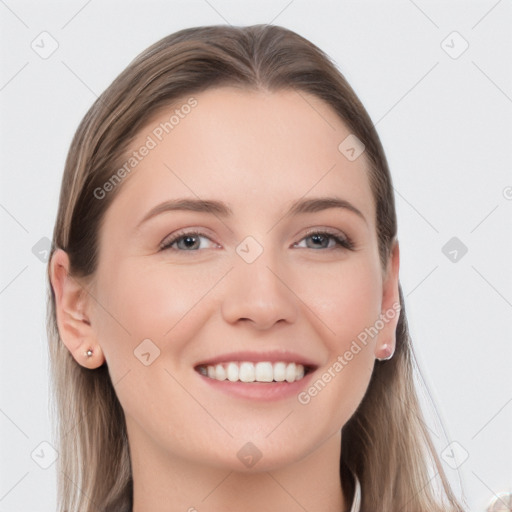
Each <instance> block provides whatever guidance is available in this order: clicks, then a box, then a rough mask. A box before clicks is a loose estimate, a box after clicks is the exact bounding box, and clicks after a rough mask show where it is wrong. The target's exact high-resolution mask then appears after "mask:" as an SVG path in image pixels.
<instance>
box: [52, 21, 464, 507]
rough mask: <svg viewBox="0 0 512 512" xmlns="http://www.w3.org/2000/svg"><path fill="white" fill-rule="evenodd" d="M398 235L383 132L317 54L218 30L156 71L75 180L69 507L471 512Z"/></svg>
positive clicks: (121, 102) (237, 30)
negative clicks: (412, 313)
mask: <svg viewBox="0 0 512 512" xmlns="http://www.w3.org/2000/svg"><path fill="white" fill-rule="evenodd" d="M396 234H397V224H396V213H395V204H394V198H393V188H392V181H391V177H390V174H389V170H388V166H387V163H386V158H385V155H384V152H383V149H382V146H381V143H380V140H379V138H378V135H377V133H376V131H375V129H374V126H373V124H372V122H371V120H370V118H369V116H368V114H367V113H366V111H365V109H364V107H363V106H362V104H361V103H360V101H359V100H358V98H357V97H356V95H355V93H354V92H353V90H352V89H351V88H350V86H349V85H348V83H347V82H346V81H345V79H344V77H343V76H342V75H341V74H340V73H339V71H338V70H337V69H336V68H335V66H334V65H333V64H332V63H331V62H330V61H329V59H328V58H327V57H326V55H325V54H323V53H322V52H321V51H320V50H319V49H318V48H317V47H315V46H314V45H313V44H311V43H310V42H309V41H307V40H305V39H304V38H302V37H300V36H298V35H297V34H295V33H293V32H291V31H289V30H286V29H284V28H281V27H277V26H268V25H266V26H264V25H259V26H252V27H243V28H242V27H227V26H211V27H199V28H192V29H187V30H182V31H180V32H177V33H175V34H172V35H170V36H168V37H166V38H164V39H162V40H161V41H159V42H157V43H156V44H154V45H153V46H151V47H150V48H148V49H147V50H146V51H144V52H143V53H142V54H141V55H139V56H138V57H137V58H136V59H135V60H134V61H133V62H132V63H131V64H130V65H129V66H128V67H127V69H125V70H124V71H123V72H122V73H121V75H120V76H119V77H118V78H116V80H114V82H113V83H112V84H111V86H110V87H109V88H108V89H107V90H106V91H105V92H104V93H103V94H102V95H101V96H100V97H99V98H98V100H97V101H96V102H95V104H94V105H93V107H92V108H91V109H90V111H89V112H88V113H87V115H86V116H85V118H84V120H83V121H82V123H81V124H80V126H79V128H78V130H77V133H76V134H75V138H74V140H73V142H72V145H71V149H70V152H69V155H68V158H67V162H66V168H65V172H64V177H63V182H62V189H61V195H60V204H59V210H58V215H57V221H56V226H55V231H54V250H53V251H52V254H51V258H50V262H49V266H48V277H49V281H50V283H51V286H50V290H51V291H50V295H49V304H48V305H49V309H48V313H49V314H48V327H49V339H50V352H51V364H52V372H53V376H54V381H53V382H54V390H55V395H56V401H57V410H58V417H59V425H58V429H59V430H58V435H59V439H60V470H61V473H59V507H60V509H59V510H61V511H64V510H66V511H67V510H69V511H71V510H73V511H75V510H77V511H93V510H102V511H116V512H117V511H131V510H133V511H134V512H142V511H145V510H151V511H152V512H158V511H163V510H165V511H171V510H172V511H175V510H176V511H179V510H184V511H185V510H189V511H195V510H197V511H201V512H202V511H216V510H245V511H252V510H254V511H256V510H257V511H261V510H276V511H277V510H279V511H282V510H286V511H294V510H311V511H312V510H321V511H323V512H330V511H349V510H351V511H379V512H384V511H389V512H392V511H393V512H396V511H397V510H403V511H411V512H423V511H424V512H427V511H428V512H432V511H461V510H463V509H462V507H461V506H460V504H459V503H458V502H457V500H456V498H455V497H454V495H453V493H452V491H451V490H450V487H449V484H448V482H447V479H446V477H445V474H444V472H443V468H442V466H441V464H440V461H439V458H438V456H437V454H436V451H435V449H434V447H433V444H432V441H431V439H430V436H429V433H428V430H427V428H426V427H425V425H424V422H423V416H422V413H421V410H420V406H419V403H418V399H417V396H416V392H415V388H414V384H413V368H414V367H413V352H412V347H411V342H410V338H409V333H408V328H407V321H406V316H405V310H404V300H403V295H402V291H401V286H400V283H399V279H398V269H399V249H398V240H397V237H396ZM432 471H433V472H434V474H435V476H436V477H437V479H435V478H432V474H431V473H432ZM435 483H437V487H436V486H435V485H434V484H435Z"/></svg>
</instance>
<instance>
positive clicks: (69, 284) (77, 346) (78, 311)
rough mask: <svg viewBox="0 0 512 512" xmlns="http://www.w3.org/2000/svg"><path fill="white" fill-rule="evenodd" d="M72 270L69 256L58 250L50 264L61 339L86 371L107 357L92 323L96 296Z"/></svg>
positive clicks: (100, 363) (97, 365)
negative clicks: (92, 308) (91, 312)
mask: <svg viewBox="0 0 512 512" xmlns="http://www.w3.org/2000/svg"><path fill="white" fill-rule="evenodd" d="M69 267H70V264H69V256H68V255H67V253H66V252H65V251H63V250H62V249H57V250H56V251H55V252H54V253H53V255H52V259H51V262H50V281H51V285H52V288H53V291H54V294H55V309H56V317H57V327H58V329H59V334H60V338H61V340H62V342H63V343H64V345H66V347H67V348H68V350H69V351H70V353H71V355H72V356H73V357H74V358H75V360H76V361H77V363H79V364H80V365H82V366H84V367H85V368H90V369H93V368H98V367H99V366H101V365H102V364H103V363H104V362H105V357H104V355H103V352H102V350H101V347H100V345H99V343H98V340H97V339H96V333H95V331H94V329H93V326H92V325H91V321H90V311H91V306H92V300H93V297H92V296H91V295H90V294H89V292H88V291H87V289H86V287H85V285H84V284H83V283H82V282H80V281H79V280H78V279H77V278H75V277H73V276H71V275H70V273H69ZM88 351H90V352H88ZM91 352H92V355H88V353H89V354H90V353H91Z"/></svg>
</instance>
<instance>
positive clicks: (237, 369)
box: [195, 361, 313, 383]
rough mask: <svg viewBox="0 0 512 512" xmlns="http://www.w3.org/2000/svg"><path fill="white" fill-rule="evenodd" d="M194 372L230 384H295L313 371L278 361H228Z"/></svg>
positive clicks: (199, 368)
mask: <svg viewBox="0 0 512 512" xmlns="http://www.w3.org/2000/svg"><path fill="white" fill-rule="evenodd" d="M195 370H196V371H197V372H198V373H200V374H201V375H203V376H204V377H208V378H210V379H214V380H220V381H225V380H227V381H230V382H288V383H292V382H296V381H298V380H301V379H303V378H304V376H305V375H307V374H308V373H310V372H311V371H313V368H312V367H310V366H304V365H302V364H298V363H287V362H284V361H278V362H275V363H272V362H270V361H261V362H258V363H252V362H249V361H242V362H239V361H230V362H226V363H219V364H215V365H199V366H197V367H196V368H195Z"/></svg>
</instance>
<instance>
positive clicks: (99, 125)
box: [47, 25, 463, 512]
mask: <svg viewBox="0 0 512 512" xmlns="http://www.w3.org/2000/svg"><path fill="white" fill-rule="evenodd" d="M221 85H231V86H238V87H242V88H246V89H247V88H250V89H260V90H261V89H265V90H269V91H277V90H280V89H293V90H296V91H297V92H306V93H310V94H312V95H315V96H316V97H318V98H320V99H322V100H323V101H324V102H326V103H327V104H328V105H329V106H330V107H331V108H332V109H334V111H335V112H337V113H338V115H339V116H340V118H341V119H342V121H343V122H344V123H345V124H346V126H347V127H348V128H349V130H350V131H351V133H353V134H355V135H356V136H357V137H358V138H359V139H360V140H361V141H363V143H364V145H365V158H366V159H367V162H368V177H369V182H370V186H371V190H372V193H373V197H374V200H375V204H376V226H377V235H378V242H379V255H380V262H381V265H382V269H383V270H384V269H386V267H387V264H388V261H389V258H390V254H391V250H392V246H393V243H394V242H395V241H396V234H397V221H396V212H395V203H394V195H393V187H392V181H391V176H390V173H389V169H388V164H387V161H386V157H385V154H384V151H383V148H382V145H381V142H380V139H379V137H378V135H377V132H376V130H375V127H374V125H373V123H372V121H371V119H370V117H369V115H368V114H367V112H366V110H365V109H364V107H363V105H362V104H361V102H360V101H359V99H358V98H357V96H356V95H355V93H354V91H353V90H352V88H351V87H350V85H349V84H348V83H347V81H346V80H345V78H344V77H343V75H342V74H341V73H340V72H339V70H338V69H337V68H336V66H335V65H334V64H333V63H332V62H331V60H330V59H329V58H328V57H327V56H326V55H325V54H324V53H323V52H322V51H321V50H320V49H319V48H317V47H316V46H315V45H313V44H312V43H311V42H309V41H308V40H306V39H304V38H303V37H301V36H299V35H297V34H296V33H294V32H292V31H290V30H287V29H285V28H282V27H278V26H272V25H255V26H249V27H231V26H208V27H196V28H189V29H185V30H181V31H179V32H176V33H174V34H172V35H169V36H167V37H165V38H163V39H161V40H160V41H158V42H157V43H155V44H154V45H152V46H151V47H149V48H148V49H146V50H145V51H144V52H142V53H141V54H140V55H139V56H138V57H137V58H136V59H134V60H133V61H132V62H131V63H130V64H129V66H128V67H127V68H126V69H125V70H124V71H123V72H122V73H121V74H120V75H119V76H118V77H117V78H116V79H115V80H114V82H113V83H112V84H111V85H110V86H109V87H108V88H107V89H106V90H105V91H104V92H103V94H102V95H101V96H100V97H99V98H98V99H97V100H96V101H95V103H94V104H93V106H92V107H91V108H90V110H89V111H88V112H87V114H86V115H85V117H84V119H83V120H82V122H81V124H80V126H79V127H78V129H77V131H76V134H75V136H74V139H73V141H72V144H71V148H70V150H69V153H68V157H67V160H66V165H65V170H64V176H63V180H62V188H61V192H60V202H59V209H58V214H57V219H56V224H55V230H54V234H53V250H52V254H53V251H54V250H55V249H57V248H61V249H63V250H65V251H66V252H67V253H68V255H69V258H70V274H71V275H73V276H76V277H85V278H86V277H88V276H92V275H93V274H94V272H95V269H96V266H97V257H98V232H99V230H100V227H101V221H102V218H103V216H104V215H105V212H106V210H107V208H108V207H109V205H110V204H111V202H112V201H113V200H114V198H115V197H116V195H117V193H118V192H119V190H120V188H121V187H122V183H120V184H119V185H117V186H116V187H115V188H114V189H113V190H112V191H111V192H109V193H108V194H106V195H105V197H103V198H102V199H101V200H99V199H98V197H97V192H96V194H95V190H96V191H97V190H98V188H101V187H102V186H103V185H104V184H105V183H106V182H107V181H108V180H109V179H111V177H112V176H113V174H114V173H115V172H116V170H117V169H119V166H120V165H122V162H123V161H125V159H126V151H127V150H128V148H129V146H130V142H131V141H133V139H134V137H135V136H136V135H137V134H138V132H139V131H140V129H141V128H142V127H143V126H145V125H146V124H147V123H148V121H149V120H150V118H151V117H153V116H154V115H155V114H157V113H158V112H159V111H160V110H161V109H162V108H163V107H169V105H171V104H175V103H177V102H178V101H180V100H181V99H182V98H185V97H188V96H190V95H191V94H197V93H199V92H201V91H204V90H206V89H208V88H211V87H214V86H221ZM50 256H51V255H50ZM49 269H50V266H48V279H49V280H50V272H49ZM399 293H400V303H401V311H400V318H399V321H398V326H397V331H396V350H395V354H394V356H393V358H392V359H390V360H387V361H377V362H376V363H375V366H374V370H373V374H372V377H371V381H370V384H369V387H368V389H367V392H366V395H365V396H364V399H363V400H362V402H361V404H360V405H359V407H358V409H357V410H356V412H355V413H354V415H353V416H352V417H351V419H350V420H349V421H348V422H347V423H346V424H345V425H344V427H343V431H342V432H343V433H342V451H341V458H340V473H341V476H342V481H343V482H347V481H349V480H350V477H349V476H347V475H348V474H349V473H348V471H350V470H352V471H354V472H355V473H356V474H357V476H358V477H359V480H360V482H361V489H362V505H361V510H362V511H372V512H375V511H379V512H397V511H399V510H403V511H404V512H405V511H414V512H447V511H453V512H455V511H457V512H460V511H462V510H463V509H462V507H461V505H460V504H459V503H458V502H457V500H456V498H455V496H454V495H453V493H452V491H451V490H450V486H449V484H448V481H447V478H446V476H445V474H444V471H443V468H442V465H441V463H440V460H439V458H438V455H437V453H436V450H435V448H434V446H433V443H432V440H431V438H430V435H429V432H428V429H427V428H426V426H425V422H424V418H423V415H422V411H421V408H420V404H419V401H418V398H417V394H416V390H415V385H414V381H413V376H414V371H417V368H416V366H415V364H414V362H415V360H414V353H413V350H412V346H411V340H410V336H409V330H408V326H407V320H406V314H405V305H404V298H403V294H402V289H401V286H400V285H399ZM47 320H48V323H47V325H48V337H49V350H50V364H51V372H52V381H51V382H52V385H53V395H54V397H55V406H56V415H57V418H58V422H56V423H57V425H56V427H57V428H56V435H57V437H58V440H59V443H60V445H59V446H60V459H59V461H58V470H59V472H58V502H59V503H58V506H59V509H58V510H59V511H60V512H63V511H78V512H89V511H91V512H92V511H98V510H101V511H105V512H109V511H112V512H114V511H115V512H120V511H130V510H131V507H132V493H133V481H132V473H131V466H130V456H129V448H128V440H127V432H126V424H125V420H124V413H123V410H122V407H121V404H120V403H119V401H118V399H117V396H116V393H115V389H114V387H113V384H112V382H111V379H110V377H109V373H108V368H107V366H106V365H103V366H102V367H100V368H97V369H95V370H89V369H86V368H84V367H82V366H81V365H79V364H78V363H77V362H76V361H75V360H74V359H73V357H72V356H71V354H70V352H69V350H68V349H67V348H66V347H65V346H64V344H63V343H62V341H61V339H60V337H59V332H58V328H57V323H56V312H55V295H54V292H53V289H52V286H51V284H50V286H49V293H48V319H47ZM432 468H433V471H434V472H435V473H436V475H437V478H438V480H440V483H441V486H440V489H439V490H434V486H433V484H432V481H431V476H430V475H429V470H432ZM344 476H347V477H346V478H345V477H344ZM345 485H348V484H345V483H344V489H350V486H348V487H345Z"/></svg>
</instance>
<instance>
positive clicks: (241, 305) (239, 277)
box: [221, 249, 299, 330]
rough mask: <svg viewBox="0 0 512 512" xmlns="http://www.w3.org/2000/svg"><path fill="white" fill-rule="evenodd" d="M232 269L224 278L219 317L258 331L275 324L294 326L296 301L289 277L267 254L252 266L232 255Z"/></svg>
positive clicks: (273, 258)
mask: <svg viewBox="0 0 512 512" xmlns="http://www.w3.org/2000/svg"><path fill="white" fill-rule="evenodd" d="M235 258H236V259H235V265H234V268H233V270H232V271H231V272H230V273H229V275H228V276H227V284H226V287H225V289H224V296H223V299H222V308H221V309H222V316H223V318H224V319H225V320H226V321H227V322H229V323H231V324H235V323H237V322H242V321H243V322H245V323H248V324H250V325H251V326H252V327H253V328H255V329H258V330H265V329H269V328H271V327H272V326H273V325H274V324H276V323H278V322H282V323H293V322H295V320H296V318H297V315H298V307H299V299H298V297H297V296H296V295H295V293H294V291H293V282H288V281H290V280H291V277H290V273H289V272H286V269H285V268H284V267H283V265H279V264H278V262H277V258H276V257H274V256H273V255H272V254H271V251H270V250H267V249H266V250H264V251H263V253H262V254H261V255H260V256H259V257H258V258H257V259H256V260H255V261H253V262H252V263H248V262H247V261H245V260H244V259H243V258H241V257H239V256H238V255H235Z"/></svg>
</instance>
